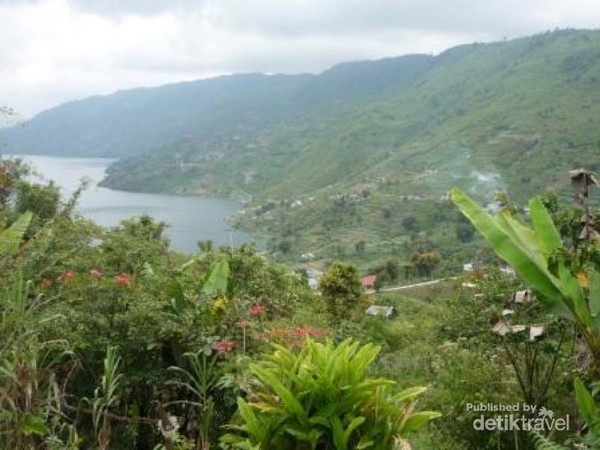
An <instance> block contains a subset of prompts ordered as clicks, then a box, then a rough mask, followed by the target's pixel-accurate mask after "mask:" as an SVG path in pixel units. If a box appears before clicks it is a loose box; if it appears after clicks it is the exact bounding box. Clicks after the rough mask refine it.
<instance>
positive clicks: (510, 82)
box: [0, 30, 600, 260]
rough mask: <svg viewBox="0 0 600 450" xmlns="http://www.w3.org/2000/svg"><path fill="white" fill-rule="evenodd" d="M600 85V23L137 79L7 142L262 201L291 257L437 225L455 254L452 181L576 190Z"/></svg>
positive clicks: (589, 160) (267, 226)
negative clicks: (572, 180) (189, 77)
mask: <svg viewBox="0 0 600 450" xmlns="http://www.w3.org/2000/svg"><path fill="white" fill-rule="evenodd" d="M599 81H600V31H575V30H562V31H556V32H548V33H543V34H539V35H535V36H532V37H527V38H521V39H515V40H512V41H504V42H497V43H491V44H470V45H463V46H459V47H455V48H452V49H450V50H448V51H445V52H443V53H441V54H440V55H438V56H435V57H433V56H425V55H412V56H404V57H400V58H390V59H385V60H381V61H371V62H356V63H347V64H341V65H339V66H336V67H334V68H332V69H330V70H328V71H325V72H323V73H322V74H319V75H297V76H283V75H276V76H267V75H258V74H253V75H235V76H230V77H220V78H216V79H212V80H203V81H197V82H193V83H183V84H178V85H173V86H165V87H161V88H154V89H144V90H133V91H125V92H120V93H117V94H114V95H112V96H108V97H101V98H93V99H88V100H83V101H81V102H74V103H70V104H66V105H62V106H59V107H57V108H55V109H53V110H49V111H47V112H45V113H42V114H40V115H39V116H38V117H36V118H34V119H32V120H31V121H30V122H28V123H27V124H25V125H24V126H21V127H18V128H16V129H12V130H6V131H4V132H3V133H1V134H0V141H4V142H6V143H7V145H8V147H9V148H11V149H14V150H17V151H22V152H32V151H34V150H37V151H39V152H44V153H55V154H89V155H112V156H115V155H116V156H120V157H122V159H121V160H120V161H119V162H117V163H116V164H114V165H113V166H112V167H111V169H110V173H109V176H108V177H107V179H106V180H105V185H107V186H110V187H115V188H120V189H127V190H138V191H154V192H172V193H182V194H196V195H220V196H228V197H236V198H239V199H243V200H247V201H248V202H249V205H248V208H247V209H246V211H245V212H244V214H241V215H240V217H238V218H237V219H235V221H236V223H238V224H239V225H240V226H243V227H245V228H248V229H250V230H252V231H254V232H257V233H266V234H267V235H268V236H269V237H270V238H271V241H270V242H271V244H272V246H273V248H275V249H277V248H280V247H281V249H282V253H286V252H292V253H293V254H295V255H299V254H300V253H301V252H313V253H314V252H316V253H319V254H320V255H321V256H323V257H325V256H330V255H332V254H337V255H338V256H340V255H346V256H348V255H349V254H351V255H354V253H355V252H354V249H355V247H354V246H355V245H356V243H358V242H360V241H364V242H365V243H366V246H362V245H361V246H360V248H361V253H363V255H361V260H364V259H365V257H364V251H365V249H366V254H369V252H371V254H372V258H371V259H377V258H379V257H381V256H382V255H384V254H393V253H394V252H396V253H398V252H400V253H401V254H402V255H403V256H402V258H406V257H407V255H408V254H409V253H410V251H411V249H412V248H414V246H415V244H414V240H415V236H417V234H418V233H419V231H427V232H428V233H429V235H430V237H431V238H432V239H434V240H436V242H438V243H439V242H442V243H445V244H447V245H449V246H454V248H453V250H444V251H448V252H449V254H450V253H451V252H452V251H454V252H460V251H462V250H464V249H463V247H460V248H458V247H457V244H456V242H457V241H456V232H455V229H454V227H459V226H460V225H459V224H458V223H457V222H456V220H457V216H456V213H455V211H454V210H453V209H452V208H451V207H450V206H449V205H448V203H447V201H446V200H445V197H444V195H445V193H446V192H447V190H448V189H449V188H450V187H452V186H454V185H458V186H461V187H463V188H464V189H467V190H468V191H470V192H471V193H472V194H474V195H475V196H477V197H479V198H480V199H482V200H489V199H491V198H493V196H494V192H495V191H496V190H504V191H507V192H509V193H510V194H511V195H512V196H513V197H514V198H516V199H517V200H518V201H522V200H524V199H525V198H527V197H528V196H530V195H532V194H534V193H537V192H540V191H543V190H546V189H554V190H557V191H559V192H561V193H564V192H567V191H566V184H567V177H566V172H567V171H568V170H570V169H572V168H573V167H576V166H581V165H584V166H586V167H588V168H590V169H592V170H595V169H598V168H600V150H599V148H598V141H599V140H600V132H599V131H598V117H600V83H599ZM135 154H139V155H138V156H136V155H135ZM131 155H133V156H131ZM128 156H129V157H128ZM561 198H566V197H565V195H564V194H561ZM415 223H416V224H417V225H416V227H415ZM407 224H408V225H410V224H412V226H408V225H407ZM405 225H406V226H405ZM410 242H413V244H411V243H410ZM282 243H283V244H282ZM411 246H412V247H411ZM440 248H442V247H440ZM443 248H445V249H446V248H447V247H443ZM367 259H368V258H367Z"/></svg>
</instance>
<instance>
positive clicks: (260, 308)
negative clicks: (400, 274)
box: [250, 304, 267, 317]
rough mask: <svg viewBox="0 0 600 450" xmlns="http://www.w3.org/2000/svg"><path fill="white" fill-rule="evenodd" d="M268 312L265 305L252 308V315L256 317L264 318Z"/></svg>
mask: <svg viewBox="0 0 600 450" xmlns="http://www.w3.org/2000/svg"><path fill="white" fill-rule="evenodd" d="M266 311H267V308H266V307H265V306H264V305H258V304H256V305H252V306H251V307H250V315H251V316H254V317H258V316H262V315H263V314H264V313H265V312H266Z"/></svg>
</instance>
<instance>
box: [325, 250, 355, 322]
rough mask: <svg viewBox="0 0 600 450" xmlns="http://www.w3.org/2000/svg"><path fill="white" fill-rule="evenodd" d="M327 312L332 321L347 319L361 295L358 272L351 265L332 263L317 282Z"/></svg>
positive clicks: (338, 262)
mask: <svg viewBox="0 0 600 450" xmlns="http://www.w3.org/2000/svg"><path fill="white" fill-rule="evenodd" d="M319 290H320V291H321V294H322V296H323V300H324V301H325V306H326V308H327V312H328V313H329V315H330V316H331V318H332V319H333V320H334V321H340V320H342V319H347V318H349V317H350V316H351V315H352V313H353V312H355V311H356V308H357V307H358V305H359V304H360V300H361V298H362V295H363V290H362V285H361V282H360V278H359V276H358V270H357V269H356V267H355V266H353V265H352V264H346V263H343V262H340V261H336V262H334V263H333V264H332V265H331V266H330V267H329V268H328V269H327V271H326V272H325V273H324V274H323V276H322V277H321V279H320V280H319Z"/></svg>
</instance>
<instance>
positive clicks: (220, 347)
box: [213, 340, 235, 355]
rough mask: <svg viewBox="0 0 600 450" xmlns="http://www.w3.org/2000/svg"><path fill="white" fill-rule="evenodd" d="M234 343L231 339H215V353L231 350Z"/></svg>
mask: <svg viewBox="0 0 600 450" xmlns="http://www.w3.org/2000/svg"><path fill="white" fill-rule="evenodd" d="M234 345H235V344H234V343H233V342H231V341H226V340H223V341H217V342H215V343H214V344H213V348H214V349H215V350H216V351H217V353H219V354H221V355H222V354H224V353H229V352H230V351H232V350H233V346H234Z"/></svg>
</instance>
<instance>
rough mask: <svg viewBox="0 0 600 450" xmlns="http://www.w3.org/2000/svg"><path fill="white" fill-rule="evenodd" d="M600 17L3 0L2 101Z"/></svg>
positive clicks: (371, 1)
mask: <svg viewBox="0 0 600 450" xmlns="http://www.w3.org/2000/svg"><path fill="white" fill-rule="evenodd" d="M599 25H600V2H598V0H528V1H522V0H486V1H482V0H453V1H451V2H450V1H448V0H126V1H125V0H94V1H91V0H0V41H1V42H3V45H2V46H0V104H10V105H11V106H13V107H15V108H16V109H18V110H20V111H22V112H23V113H24V114H26V115H30V114H32V113H35V112H37V111H39V110H40V109H42V108H46V107H49V106H52V105H54V104H57V103H59V102H63V101H66V100H70V99H74V98H79V97H83V96H87V95H92V94H102V93H109V92H112V91H114V90H117V89H120V88H127V87H135V86H148V85H156V84H164V83H168V82H175V81H178V80H191V79H196V78H202V77H208V76H214V75H217V74H224V73H232V72H255V71H264V72H283V73H298V72H318V71H321V70H324V69H326V68H328V67H329V66H331V65H333V64H336V63H338V62H342V61H349V60H356V59H374V58H381V57H386V56H396V55H401V54H406V53H437V52H440V51H442V50H444V49H446V48H448V47H451V46H453V45H457V44H460V43H470V42H474V41H479V42H485V41H491V40H499V39H502V38H504V37H508V38H513V37H518V36H523V35H527V34H533V33H537V32H543V31H546V30H548V29H553V28H555V27H563V28H564V27H575V28H597V27H598V26H599Z"/></svg>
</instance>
